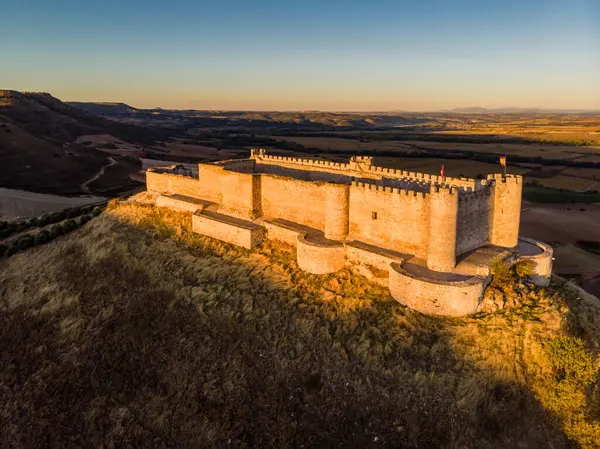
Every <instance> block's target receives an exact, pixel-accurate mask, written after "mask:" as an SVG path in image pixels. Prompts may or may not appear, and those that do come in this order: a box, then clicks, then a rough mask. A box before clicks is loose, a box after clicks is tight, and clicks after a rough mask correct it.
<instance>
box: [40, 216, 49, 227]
mask: <svg viewBox="0 0 600 449" xmlns="http://www.w3.org/2000/svg"><path fill="white" fill-rule="evenodd" d="M50 223H51V221H50V215H48V214H44V215H40V216H39V217H38V226H46V225H47V224H50Z"/></svg>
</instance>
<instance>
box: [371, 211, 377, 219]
mask: <svg viewBox="0 0 600 449" xmlns="http://www.w3.org/2000/svg"><path fill="white" fill-rule="evenodd" d="M371 218H372V219H373V220H377V212H371Z"/></svg>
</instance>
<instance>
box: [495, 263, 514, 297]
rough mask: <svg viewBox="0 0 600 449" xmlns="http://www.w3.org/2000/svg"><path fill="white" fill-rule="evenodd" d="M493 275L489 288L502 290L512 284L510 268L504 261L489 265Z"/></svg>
mask: <svg viewBox="0 0 600 449" xmlns="http://www.w3.org/2000/svg"><path fill="white" fill-rule="evenodd" d="M490 269H491V270H492V273H493V275H494V277H493V279H492V283H491V284H490V286H491V287H494V288H497V289H500V290H503V289H504V288H506V287H507V286H508V285H509V284H510V283H511V282H512V272H511V267H510V265H509V264H508V263H506V261H504V260H496V261H494V262H493V263H492V264H491V265H490Z"/></svg>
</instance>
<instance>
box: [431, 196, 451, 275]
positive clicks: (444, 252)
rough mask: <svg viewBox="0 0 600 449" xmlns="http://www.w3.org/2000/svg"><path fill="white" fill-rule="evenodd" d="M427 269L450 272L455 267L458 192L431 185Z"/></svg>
mask: <svg viewBox="0 0 600 449" xmlns="http://www.w3.org/2000/svg"><path fill="white" fill-rule="evenodd" d="M429 201H430V202H429V204H430V212H429V214H430V215H429V248H428V250H427V268H429V269H430V270H433V271H443V272H450V271H453V270H454V268H455V267H456V234H457V226H458V190H456V189H455V188H452V187H449V186H439V185H433V184H432V185H431V188H430V200H429Z"/></svg>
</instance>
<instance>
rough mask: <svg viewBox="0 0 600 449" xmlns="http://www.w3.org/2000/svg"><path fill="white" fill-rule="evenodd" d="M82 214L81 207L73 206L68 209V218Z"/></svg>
mask: <svg viewBox="0 0 600 449" xmlns="http://www.w3.org/2000/svg"><path fill="white" fill-rule="evenodd" d="M80 215H81V209H80V208H78V207H73V208H71V209H67V218H75V217H79V216H80Z"/></svg>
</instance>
